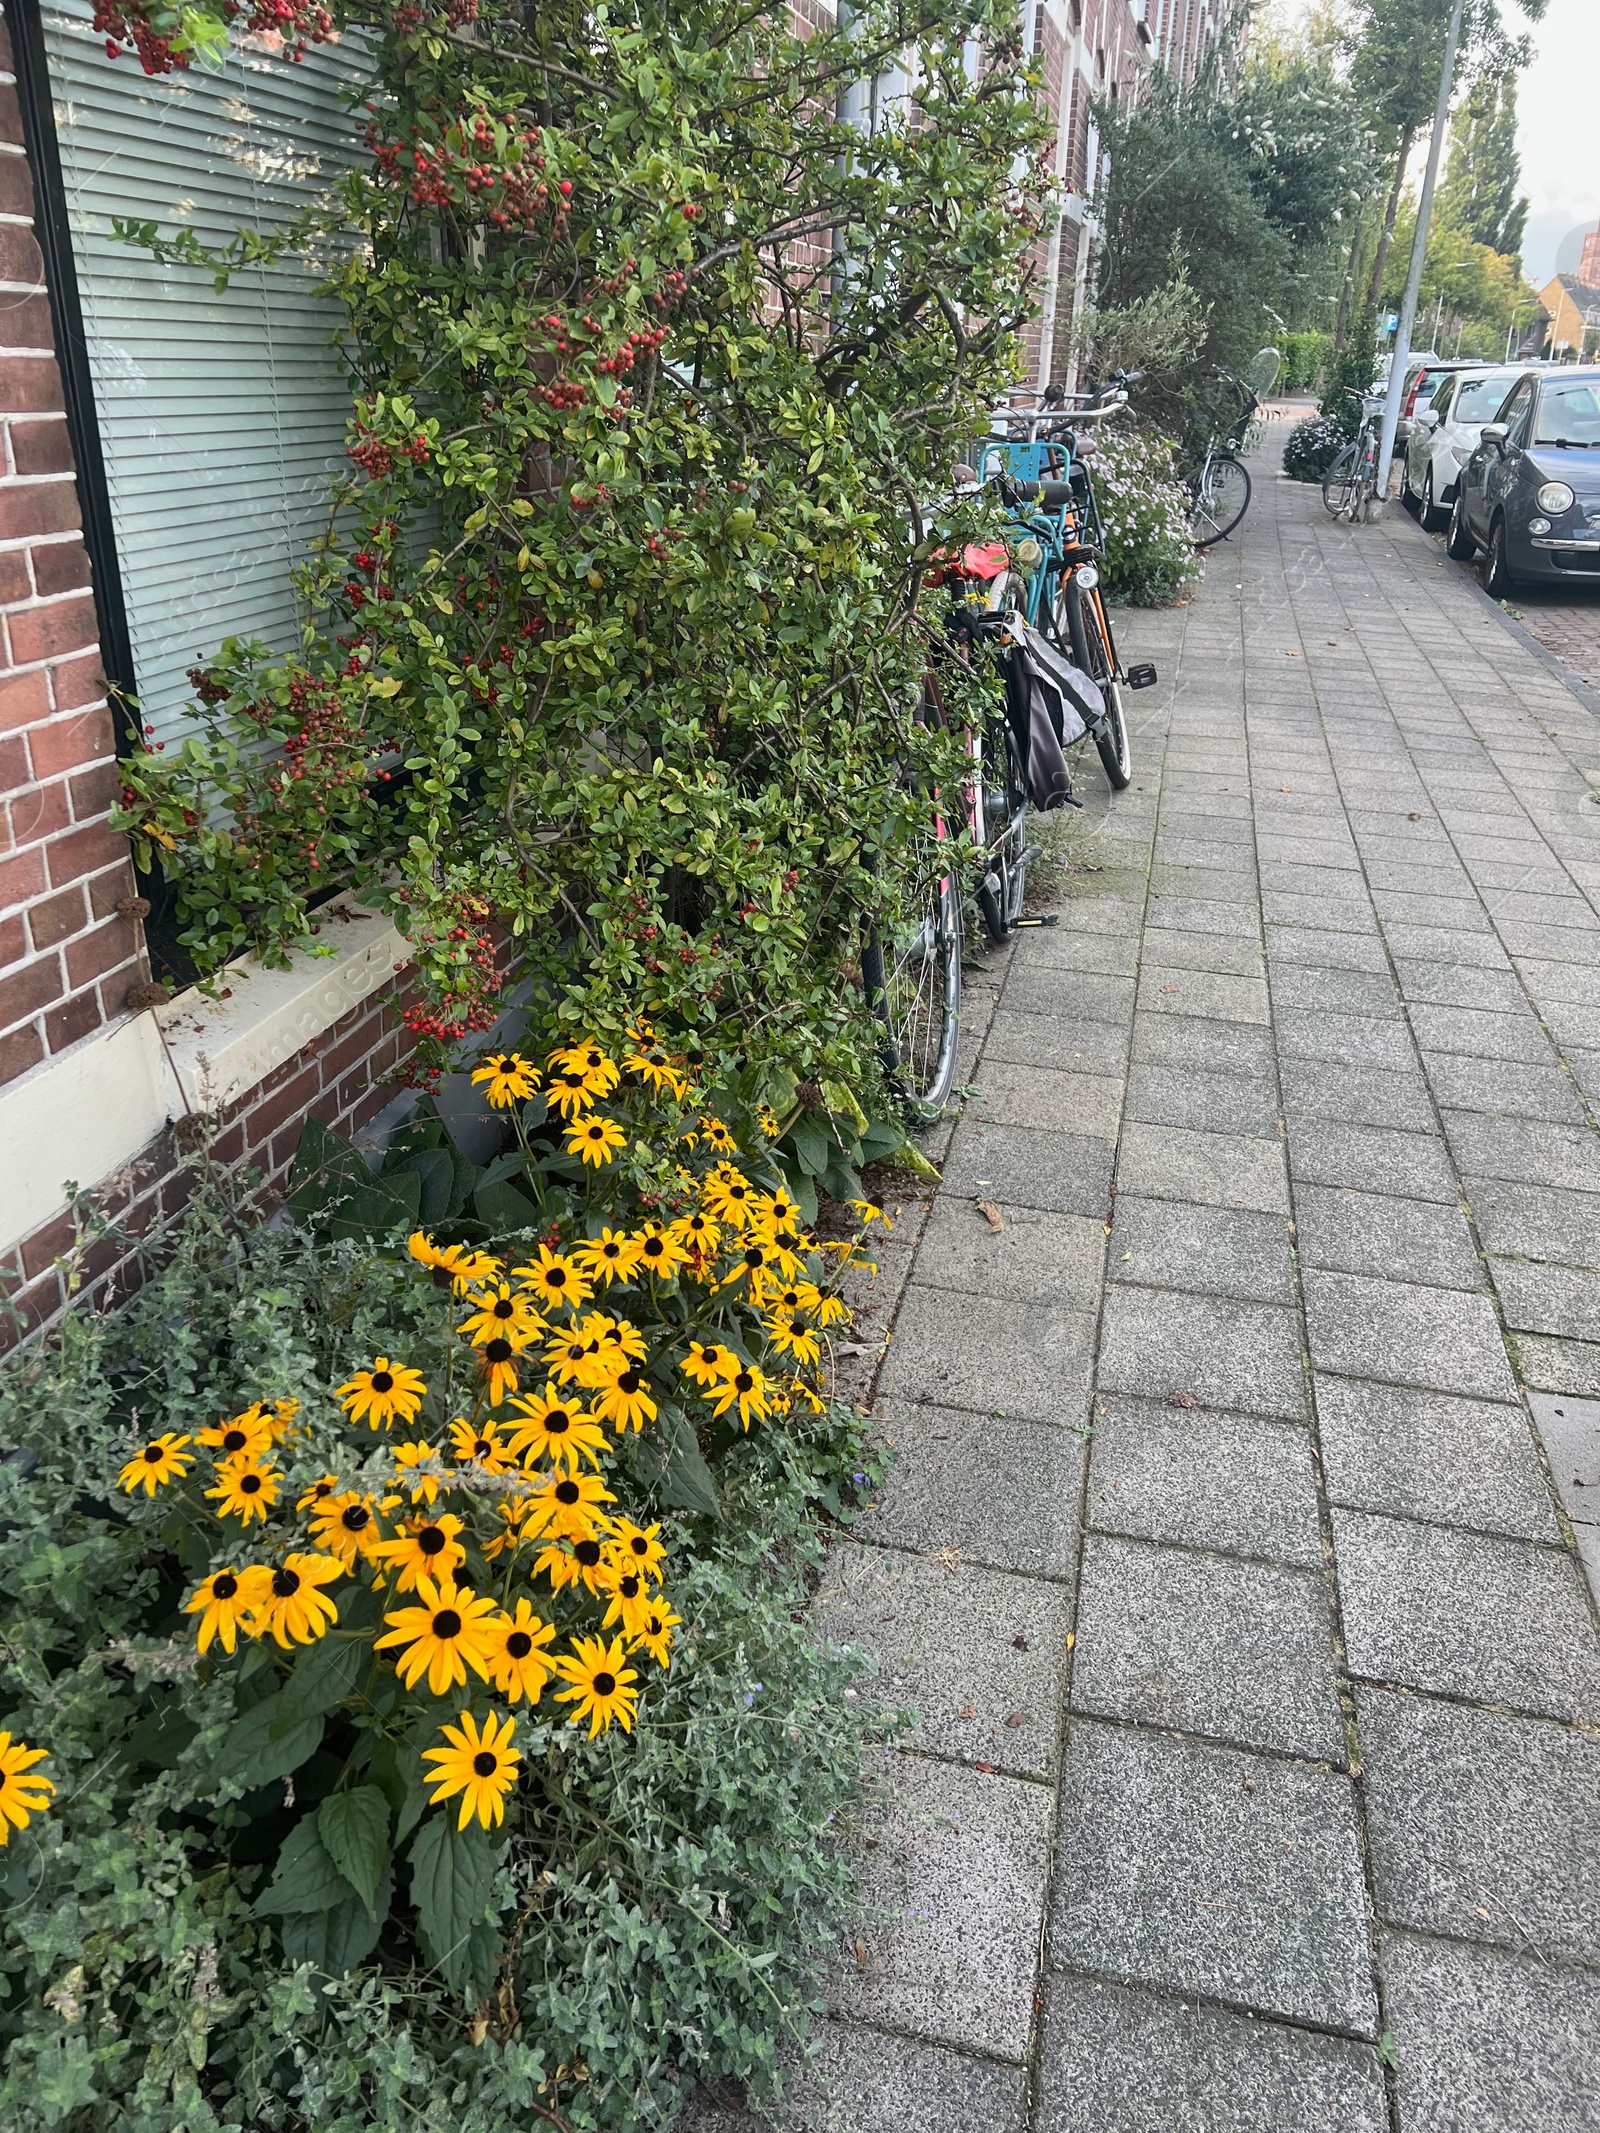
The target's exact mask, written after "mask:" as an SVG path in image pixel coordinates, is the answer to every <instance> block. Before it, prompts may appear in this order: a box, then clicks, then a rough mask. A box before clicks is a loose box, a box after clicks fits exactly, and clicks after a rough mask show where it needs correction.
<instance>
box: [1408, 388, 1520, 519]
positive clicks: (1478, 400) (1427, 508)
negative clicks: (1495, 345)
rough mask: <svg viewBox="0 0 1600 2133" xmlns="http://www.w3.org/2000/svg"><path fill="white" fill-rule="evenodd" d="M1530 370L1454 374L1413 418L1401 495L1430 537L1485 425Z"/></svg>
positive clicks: (1450, 501) (1452, 498)
mask: <svg viewBox="0 0 1600 2133" xmlns="http://www.w3.org/2000/svg"><path fill="white" fill-rule="evenodd" d="M1527 369H1528V365H1527V364H1526V363H1517V364H1512V365H1510V366H1507V365H1505V364H1502V363H1494V364H1491V363H1485V364H1484V365H1483V366H1482V367H1481V368H1477V369H1472V370H1458V371H1452V372H1451V374H1450V375H1449V376H1448V377H1446V378H1442V379H1440V381H1439V386H1438V390H1437V391H1436V392H1435V393H1434V395H1433V397H1432V399H1431V400H1429V401H1427V402H1426V403H1425V404H1424V405H1423V406H1421V407H1419V408H1418V409H1417V411H1416V414H1415V415H1414V416H1413V418H1412V423H1411V436H1410V439H1409V441H1408V442H1407V445H1406V456H1405V465H1404V468H1403V470H1402V473H1401V477H1400V494H1401V497H1402V499H1403V500H1404V502H1405V503H1407V504H1408V505H1409V506H1410V507H1411V509H1412V510H1414V511H1415V512H1416V513H1417V514H1418V516H1419V517H1420V518H1421V520H1422V523H1423V525H1424V526H1426V527H1427V528H1428V530H1429V532H1430V533H1432V532H1437V531H1438V530H1439V529H1440V528H1441V527H1442V526H1443V525H1444V524H1445V522H1446V521H1447V520H1448V518H1449V516H1450V506H1451V505H1452V504H1453V503H1454V502H1455V500H1456V484H1457V482H1458V481H1459V480H1460V478H1461V469H1462V468H1463V467H1464V466H1465V465H1466V463H1467V461H1468V460H1469V459H1470V458H1471V457H1472V455H1473V453H1474V452H1475V451H1476V450H1477V448H1478V439H1479V437H1480V436H1481V434H1482V431H1483V425H1484V424H1485V423H1486V422H1493V420H1494V418H1495V416H1496V415H1498V414H1499V412H1500V409H1501V406H1502V405H1503V403H1504V401H1505V397H1506V395H1507V393H1509V392H1510V390H1511V388H1512V386H1513V385H1515V384H1516V382H1517V380H1518V378H1520V377H1522V376H1523V374H1524V373H1525V372H1526V370H1527Z"/></svg>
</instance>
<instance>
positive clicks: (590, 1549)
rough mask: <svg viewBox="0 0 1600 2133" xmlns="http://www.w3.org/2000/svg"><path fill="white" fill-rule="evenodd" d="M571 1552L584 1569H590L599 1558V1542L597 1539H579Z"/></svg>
mask: <svg viewBox="0 0 1600 2133" xmlns="http://www.w3.org/2000/svg"><path fill="white" fill-rule="evenodd" d="M572 1552H573V1554H574V1555H575V1556H576V1557H577V1558H578V1561H579V1562H580V1563H582V1565H583V1567H584V1569H585V1570H592V1569H593V1568H594V1566H595V1564H596V1563H598V1562H599V1560H600V1543H599V1542H598V1541H579V1543H578V1545H577V1547H576V1548H574V1549H573V1551H572Z"/></svg>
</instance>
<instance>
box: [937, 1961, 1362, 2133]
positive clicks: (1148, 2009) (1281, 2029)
mask: <svg viewBox="0 0 1600 2133" xmlns="http://www.w3.org/2000/svg"><path fill="white" fill-rule="evenodd" d="M1388 2124H1389V2116H1388V2110H1387V2106H1386V2104H1385V2102H1384V2092H1383V2069H1382V2066H1381V2065H1380V2063H1379V2060H1378V2055H1377V2053H1376V2052H1375V2051H1374V2050H1373V2049H1372V2048H1371V2046H1370V2045H1365V2044H1355V2043H1352V2042H1350V2041H1349V2040H1348V2039H1346V2038H1343V2037H1326V2036H1321V2035H1319V2034H1317V2033H1316V2032H1314V2031H1310V2030H1304V2029H1292V2028H1289V2027H1287V2026H1286V2025H1284V2024H1282V2023H1276V2022H1264V2021H1260V2020H1257V2019H1255V2018H1253V2017H1251V2016H1249V2015H1233V2014H1222V2013H1219V2012H1218V2011H1217V2010H1216V2009H1214V2008H1210V2007H1193V2006H1189V2005H1187V2004H1186V2003H1185V2002H1183V2001H1181V2000H1172V1999H1168V1998H1166V1997H1164V1996H1161V1995H1157V1994H1154V1993H1147V1992H1139V1991H1135V1990H1133V1989H1132V1988H1130V1987H1128V1986H1125V1985H1105V1984H1100V1983H1098V1982H1096V1981H1095V1980H1094V1979H1091V1978H1078V1977H1060V1976H1058V1977H1054V1978H1052V1979H1051V1981H1050V1987H1049V1997H1048V1999H1047V2001H1046V2012H1045V2030H1044V2056H1043V2064H1042V2070H1041V2078H1040V2095H1039V2114H1038V2120H1037V2125H1038V2133H1178V2129H1180V2128H1181V2129H1182V2133H1387V2129H1388ZM941 2133H942V2129H941ZM973 2133H977V2127H976V2124H975V2125H974V2128H973Z"/></svg>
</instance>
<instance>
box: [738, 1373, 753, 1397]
mask: <svg viewBox="0 0 1600 2133" xmlns="http://www.w3.org/2000/svg"><path fill="white" fill-rule="evenodd" d="M754 1384H755V1379H754V1378H753V1377H752V1376H751V1375H750V1373H749V1371H748V1370H741V1371H740V1372H739V1374H738V1376H737V1377H736V1378H735V1379H734V1381H733V1386H734V1390H735V1392H749V1391H750V1390H751V1389H752V1387H753V1386H754Z"/></svg>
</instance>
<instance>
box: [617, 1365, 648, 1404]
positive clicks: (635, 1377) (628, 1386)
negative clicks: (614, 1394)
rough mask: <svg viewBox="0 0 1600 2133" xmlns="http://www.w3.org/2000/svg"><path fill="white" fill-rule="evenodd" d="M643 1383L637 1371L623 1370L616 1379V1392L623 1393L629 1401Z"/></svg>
mask: <svg viewBox="0 0 1600 2133" xmlns="http://www.w3.org/2000/svg"><path fill="white" fill-rule="evenodd" d="M643 1383H644V1379H643V1378H642V1377H641V1376H640V1375H639V1373H638V1371H637V1370H625V1371H623V1373H622V1375H621V1376H620V1377H619V1378H618V1379H617V1390H618V1392H625V1393H626V1394H627V1395H628V1398H629V1399H630V1400H631V1399H632V1398H633V1396H634V1394H635V1393H636V1392H637V1391H638V1390H639V1387H640V1386H641V1385H642V1384H643Z"/></svg>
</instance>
